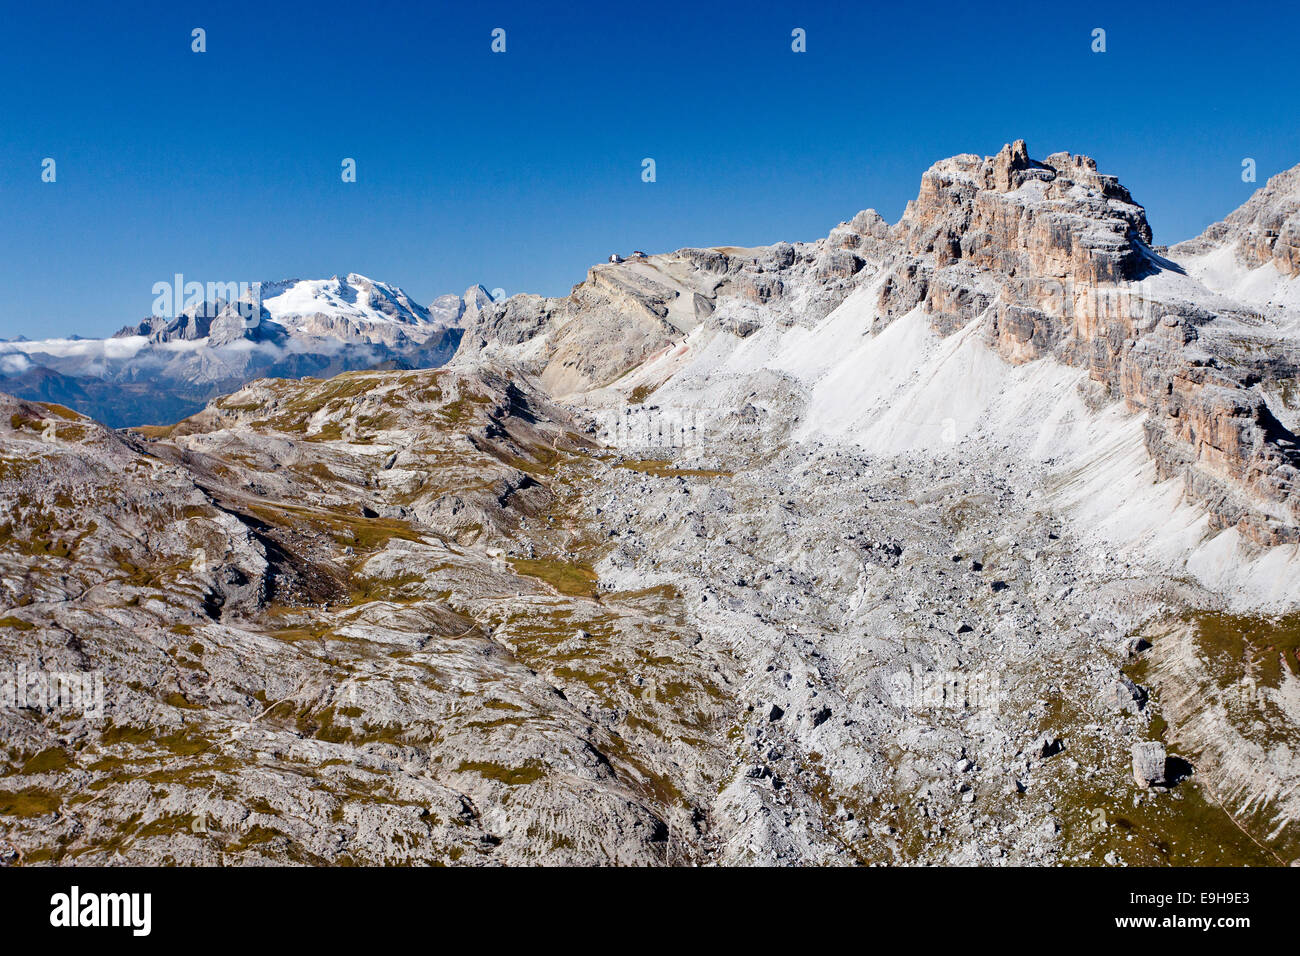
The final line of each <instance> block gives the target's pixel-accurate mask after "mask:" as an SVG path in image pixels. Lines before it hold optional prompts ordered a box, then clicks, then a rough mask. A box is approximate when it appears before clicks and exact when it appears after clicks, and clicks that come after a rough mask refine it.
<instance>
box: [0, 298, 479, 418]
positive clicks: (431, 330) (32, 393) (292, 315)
mask: <svg viewBox="0 0 1300 956" xmlns="http://www.w3.org/2000/svg"><path fill="white" fill-rule="evenodd" d="M490 302H492V296H491V294H490V293H488V292H487V290H486V289H484V288H483V287H482V286H474V287H472V288H470V289H468V290H467V291H466V292H465V294H464V295H455V294H451V295H443V296H439V297H438V298H437V299H435V300H434V301H433V303H431V304H430V305H429V306H427V307H426V306H423V305H420V304H419V303H417V302H415V301H414V300H412V299H411V298H410V296H408V295H407V294H406V293H405V292H403V291H402V290H401V289H400V288H398V287H396V286H393V285H389V284H387V283H384V282H376V281H375V280H373V279H369V278H367V277H366V276H363V275H358V274H356V273H351V274H349V275H348V276H346V277H345V278H339V277H338V276H332V277H331V278H329V279H289V280H284V281H279V282H268V283H263V284H262V285H261V287H260V302H252V301H251V300H243V301H226V300H223V299H216V300H214V301H205V302H204V303H203V304H201V305H195V306H192V307H191V308H188V309H186V310H184V311H183V312H181V313H180V314H179V315H175V316H161V317H160V316H154V317H150V318H147V319H145V320H143V321H141V322H139V323H137V324H135V325H129V326H127V327H125V328H123V329H122V330H120V331H119V332H117V333H116V334H115V335H114V336H112V337H111V338H107V339H91V338H81V337H77V336H74V337H71V338H62V339H46V340H41V341H28V340H25V339H17V340H13V341H0V390H3V391H6V392H9V393H11V394H14V395H17V396H19V397H20V398H26V399H31V400H37V401H45V402H57V403H58V404H60V405H66V406H68V407H70V408H73V409H76V410H77V411H79V412H82V413H83V414H86V415H90V416H91V417H93V418H97V419H99V420H100V421H102V422H105V423H106V424H108V425H111V426H113V427H119V428H120V427H125V426H129V425H151V424H163V423H167V422H173V421H176V420H178V419H180V418H184V417H186V416H188V415H191V414H193V413H194V412H196V411H198V410H199V409H201V408H202V407H203V406H204V405H205V404H206V403H207V402H208V400H209V399H212V398H214V397H216V396H217V395H222V394H225V393H228V392H231V391H233V390H235V389H237V388H239V387H240V386H241V385H243V384H245V383H246V382H249V381H252V380H253V379H257V378H304V377H307V376H312V377H318V378H327V377H330V376H333V375H337V374H339V373H340V372H346V371H353V370H358V369H416V368H436V367H438V366H440V365H443V364H444V363H446V362H447V360H448V359H450V358H451V356H452V355H453V354H454V353H455V351H456V347H457V346H458V345H459V344H460V338H461V330H462V328H463V326H464V325H465V323H466V322H471V321H474V320H475V319H476V317H477V313H478V310H479V309H480V308H482V307H483V306H484V305H486V304H488V303H490Z"/></svg>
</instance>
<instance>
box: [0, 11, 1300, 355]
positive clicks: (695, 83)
mask: <svg viewBox="0 0 1300 956" xmlns="http://www.w3.org/2000/svg"><path fill="white" fill-rule="evenodd" d="M0 2H3V5H4V16H3V27H2V28H0V279H3V289H4V295H3V299H0V337H8V336H15V335H19V334H24V335H27V336H28V337H32V338H36V337H43V336H48V335H55V334H66V333H73V332H78V333H81V334H84V335H102V334H106V333H109V332H111V331H113V330H115V329H117V328H118V327H120V326H122V325H124V324H126V323H127V322H129V321H135V320H138V319H140V318H142V317H144V316H146V315H148V314H149V311H150V308H151V306H152V303H153V298H154V296H153V293H152V286H153V284H154V283H155V282H157V281H160V280H168V279H170V277H171V276H172V275H173V274H174V273H176V272H181V273H184V274H185V276H186V278H187V279H195V280H199V281H204V282H206V281H209V280H211V281H223V282H224V281H240V280H246V281H254V280H259V279H275V278H286V277H303V278H306V277H322V276H328V275H331V274H334V273H338V274H343V273H346V272H349V271H355V272H362V273H365V274H367V275H370V276H372V277H374V278H377V279H383V280H386V281H390V282H393V283H396V284H398V285H400V286H402V287H403V288H405V289H406V290H407V291H408V292H409V293H410V294H411V295H413V296H415V297H416V298H417V299H418V300H420V301H428V300H429V299H431V298H432V297H433V296H435V295H438V294H440V293H443V292H448V291H461V290H462V289H464V288H465V287H466V286H467V285H469V284H471V283H473V282H483V283H484V284H485V285H487V286H488V287H489V288H493V287H498V286H499V287H503V288H505V289H506V290H507V291H508V292H511V293H513V292H519V291H531V292H540V293H543V294H552V295H554V294H563V293H565V292H567V291H568V289H569V288H570V287H571V286H572V285H573V284H574V283H576V282H578V281H580V280H581V279H582V277H583V276H584V274H585V272H586V269H587V267H588V266H589V265H591V264H592V263H594V262H596V261H598V260H601V259H603V258H604V257H605V256H607V255H608V254H609V253H610V252H611V251H615V250H618V251H629V250H631V249H633V248H640V249H645V250H648V251H652V252H657V251H664V250H670V249H676V248H679V247H682V246H688V245H697V246H702V245H718V244H737V245H753V244H760V243H769V242H775V241H777V240H781V239H788V240H798V239H814V238H817V237H819V236H822V235H825V234H826V233H827V232H828V231H829V229H830V228H831V227H832V226H834V225H835V224H836V223H837V222H839V221H841V220H843V219H847V218H849V217H851V216H852V215H853V214H854V213H855V212H856V211H857V210H859V209H862V208H866V207H868V206H873V207H875V208H876V209H878V210H879V211H880V212H881V213H882V214H883V215H884V216H885V217H886V218H887V219H889V220H890V221H893V220H894V219H896V218H897V217H898V215H899V214H900V213H901V212H902V209H903V205H904V203H905V202H906V201H907V200H908V199H909V198H911V197H912V196H914V195H915V193H916V189H917V183H918V181H919V178H920V175H921V173H922V172H923V171H924V170H925V168H926V167H927V166H929V165H930V164H931V163H932V162H934V161H935V160H937V159H940V158H943V157H945V156H949V155H952V154H954V153H960V152H978V153H986V154H987V153H992V152H995V151H996V150H997V149H998V148H999V147H1000V146H1001V145H1002V144H1003V143H1004V142H1006V141H1009V140H1011V139H1014V138H1018V137H1023V138H1025V139H1026V140H1028V142H1029V147H1030V151H1031V155H1033V156H1035V157H1042V156H1044V155H1046V154H1047V153H1049V152H1054V151H1057V150H1063V149H1068V150H1070V151H1072V152H1083V153H1087V154H1089V155H1092V156H1094V157H1095V158H1096V159H1097V160H1098V162H1099V164H1100V166H1101V168H1102V169H1103V170H1105V171H1108V172H1112V173H1115V174H1117V175H1118V176H1119V177H1120V179H1121V181H1122V182H1124V183H1125V184H1126V185H1127V186H1128V187H1129V188H1130V189H1131V190H1132V192H1133V194H1134V196H1135V198H1136V199H1137V200H1138V201H1139V202H1141V203H1143V204H1144V205H1145V206H1146V207H1147V209H1148V211H1149V215H1150V219H1151V222H1152V225H1153V228H1154V229H1155V232H1156V239H1157V242H1173V241H1177V240H1179V239H1183V238H1186V237H1188V236H1190V235H1194V234H1196V233H1197V232H1199V231H1200V230H1201V228H1203V227H1204V226H1205V225H1206V224H1208V223H1210V222H1212V221H1214V220H1215V219H1218V218H1221V217H1222V216H1223V215H1224V214H1225V213H1227V212H1228V211H1230V210H1231V209H1233V208H1234V207H1236V206H1237V205H1239V204H1240V203H1241V202H1242V201H1243V200H1245V199H1246V198H1247V197H1248V196H1249V194H1250V192H1251V191H1252V189H1253V188H1254V187H1253V186H1250V185H1247V184H1245V183H1243V182H1242V181H1241V178H1240V168H1241V166H1240V164H1241V160H1242V158H1243V157H1246V156H1250V157H1253V158H1255V159H1256V161H1257V162H1258V169H1259V185H1262V184H1263V182H1264V180H1265V179H1266V178H1267V176H1269V175H1271V174H1273V173H1275V172H1278V171H1279V170H1281V169H1284V168H1287V167H1289V166H1292V165H1294V164H1296V163H1300V71H1297V70H1296V68H1295V57H1296V53H1297V45H1298V44H1300V5H1295V4H1280V3H1279V4H1268V3H1252V4H1246V5H1240V4H1226V3H1206V2H1192V3H1183V4H1177V5H1175V4H1169V5H1168V7H1167V8H1166V9H1163V10H1151V9H1149V6H1150V5H1148V4H1139V3H1134V2H1126V3H1117V4H1108V3H1089V4H1067V5H1060V4H1025V5H1020V4H1013V3H998V4H987V5H986V4H981V3H974V2H959V3H946V2H938V0H931V2H927V3H917V4H910V3H889V4H876V3H870V2H853V3H847V2H839V3H834V4H830V3H826V4H822V3H817V2H801V3H782V4H776V3H764V2H746V3H739V2H737V3H704V2H692V3H676V2H671V0H653V2H647V3H638V2H635V0H621V2H607V3H602V4H595V3H592V4H584V5H582V9H578V7H577V6H576V5H575V6H573V7H570V6H569V5H564V4H553V3H546V4H543V3H535V2H530V3H510V4H504V3H503V4H493V3H464V4H455V5H453V4H449V3H443V2H429V0H425V2H420V3H410V4H398V3H387V2H380V0H372V2H348V3H337V2H331V0H317V2H314V3H310V4H306V3H304V4H293V3H279V2H267V0H263V2H260V3H256V4H252V3H250V4H240V3H227V2H212V3H208V4H193V3H186V2H168V3H156V4H154V3H147V4H146V3H132V2H129V0H127V2H122V3H115V4H111V5H104V7H103V9H99V10H89V9H88V5H87V4H85V3H76V4H73V3H66V4H65V3H58V2H43V3H18V2H16V0H0ZM194 27H203V28H205V29H206V30H207V44H208V52H206V53H203V54H195V53H192V52H190V30H191V29H192V28H194ZM494 27H503V28H505V29H506V31H507V52H506V53H505V54H504V55H498V54H493V53H491V52H490V50H489V45H490V36H489V34H490V31H491V30H492V28H494ZM794 27H802V28H804V29H805V30H806V31H807V37H808V52H807V53H805V54H795V53H792V52H791V50H790V31H791V30H792V29H793V28H794ZM1094 27H1102V28H1104V29H1106V30H1107V45H1108V51H1107V52H1106V53H1105V54H1094V53H1092V52H1091V50H1090V43H1091V36H1090V34H1091V31H1092V29H1093V28H1094ZM47 156H49V157H53V158H54V159H55V160H56V161H57V164H58V165H57V174H58V181H57V182H56V183H53V184H48V183H42V182H41V179H40V172H41V168H40V167H41V161H42V159H43V158H44V157H47ZM647 156H650V157H654V159H655V160H656V163H657V174H658V181H657V182H655V183H653V184H647V183H643V182H642V181H641V175H640V174H641V165H640V164H641V160H642V158H643V157H647ZM344 157H354V158H355V159H356V160H357V164H358V181H357V182H356V183H354V184H344V183H343V182H341V181H340V163H341V161H342V160H343V158H344Z"/></svg>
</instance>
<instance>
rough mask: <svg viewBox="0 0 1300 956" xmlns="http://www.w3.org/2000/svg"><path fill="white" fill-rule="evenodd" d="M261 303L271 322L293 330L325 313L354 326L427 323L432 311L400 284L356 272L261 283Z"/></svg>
mask: <svg viewBox="0 0 1300 956" xmlns="http://www.w3.org/2000/svg"><path fill="white" fill-rule="evenodd" d="M262 306H263V308H265V309H266V313H267V315H268V316H269V317H270V318H271V319H272V321H274V322H277V323H279V324H280V325H283V326H284V327H285V328H288V329H293V328H297V327H299V326H300V325H302V324H303V322H304V321H305V320H307V319H309V318H311V317H314V316H318V315H323V316H326V317H328V318H329V319H332V320H336V321H337V320H340V319H342V320H344V321H346V322H348V323H349V324H353V325H388V324H392V323H398V324H402V325H426V324H428V323H429V322H430V317H429V310H428V309H426V308H425V307H424V306H422V305H419V304H418V303H416V302H414V301H412V300H411V298H410V297H409V296H407V294H406V293H405V292H403V291H402V290H401V289H399V288H398V287H397V286H392V285H389V284H388V283H386V282H376V281H375V280H373V279H370V278H368V277H366V276H363V275H359V274H357V273H355V272H351V273H348V275H347V277H346V278H344V279H340V278H339V277H338V276H331V277H330V278H328V279H290V280H286V281H283V282H266V283H263V284H262Z"/></svg>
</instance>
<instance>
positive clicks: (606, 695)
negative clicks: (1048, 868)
mask: <svg viewBox="0 0 1300 956" xmlns="http://www.w3.org/2000/svg"><path fill="white" fill-rule="evenodd" d="M1298 210H1300V167H1297V168H1296V169H1293V170H1291V171H1289V172H1286V173H1283V174H1281V175H1279V176H1276V177H1274V178H1273V179H1271V180H1270V181H1269V182H1268V184H1267V185H1266V186H1265V187H1264V188H1262V189H1260V190H1259V191H1258V192H1257V193H1256V194H1255V196H1254V197H1253V198H1252V199H1250V200H1249V201H1248V202H1247V203H1246V204H1245V205H1243V206H1242V207H1241V208H1240V209H1239V210H1238V211H1236V212H1234V213H1233V214H1231V215H1230V216H1228V217H1227V219H1225V220H1224V221H1223V222H1222V223H1218V224H1216V225H1214V226H1211V227H1210V228H1209V229H1207V230H1206V232H1205V233H1204V234H1203V235H1202V236H1200V237H1199V238H1197V239H1194V240H1191V241H1188V242H1184V243H1179V244H1177V245H1174V246H1171V247H1165V246H1162V245H1157V244H1156V238H1155V237H1154V236H1153V234H1152V230H1151V227H1150V225H1149V224H1148V222H1147V218H1146V212H1145V210H1144V209H1143V207H1142V206H1141V205H1140V204H1139V203H1138V202H1137V200H1136V199H1135V197H1133V196H1132V195H1131V194H1130V192H1129V191H1128V190H1127V189H1126V188H1125V187H1124V186H1123V185H1121V183H1120V181H1119V179H1118V178H1117V177H1116V176H1115V175H1112V174H1110V173H1105V172H1101V171H1099V169H1098V166H1097V163H1096V162H1094V161H1093V160H1092V159H1089V158H1088V157H1086V156H1079V155H1073V154H1070V153H1064V152H1061V153H1053V154H1051V155H1048V156H1046V157H1045V158H1043V159H1041V160H1035V159H1032V158H1031V157H1030V153H1029V150H1028V148H1027V146H1026V144H1025V143H1024V142H1022V141H1017V142H1015V143H1012V144H1008V145H1007V146H1005V147H1004V148H1003V149H1002V150H1001V151H1000V152H999V153H998V154H997V155H995V156H989V157H981V156H977V155H961V156H956V157H953V158H951V159H947V160H943V161H941V162H938V163H936V164H935V165H934V166H932V167H931V168H930V169H929V170H928V171H926V172H925V173H924V175H923V176H922V178H921V185H920V189H919V192H918V194H917V197H916V199H915V200H913V201H912V202H910V203H909V204H908V205H907V208H906V210H905V212H904V213H903V215H902V217H901V218H900V219H899V221H898V222H896V223H892V224H891V223H889V222H886V221H885V220H884V219H883V218H882V217H881V216H879V215H878V214H877V213H875V212H874V211H873V210H870V209H868V210H866V211H863V212H859V213H857V214H856V215H855V216H853V217H852V218H851V219H849V220H847V221H846V222H843V223H840V224H839V225H838V226H836V227H835V228H833V229H832V230H831V231H830V232H829V234H828V235H827V236H826V237H825V238H822V239H819V240H817V241H814V242H795V243H790V242H779V243H777V244H775V245H772V246H766V247H761V248H739V247H720V248H710V249H693V248H687V249H680V250H677V251H675V252H671V253H663V254H656V255H648V256H642V255H635V256H631V257H628V258H626V259H619V261H612V262H609V263H603V264H600V265H596V266H594V267H593V268H592V269H591V270H590V271H589V272H588V274H587V276H586V279H585V280H584V281H583V282H581V283H580V284H579V285H577V286H575V287H574V289H573V291H572V293H571V294H570V295H568V296H565V297H563V298H544V297H540V296H532V295H515V296H512V297H510V298H508V299H502V300H500V301H494V300H493V299H492V298H491V296H489V295H487V294H486V293H483V292H482V290H481V289H473V290H471V291H470V293H468V294H467V295H466V296H464V297H456V296H453V297H443V299H439V300H437V301H436V302H435V303H434V304H433V306H431V307H430V308H428V309H425V308H423V307H420V306H417V305H416V304H415V303H412V302H411V301H410V300H409V299H408V298H407V297H405V296H404V294H399V290H394V288H393V287H389V286H383V284H382V283H373V282H371V280H367V279H365V278H364V277H358V276H348V277H347V278H346V279H345V280H339V279H337V278H335V279H331V280H320V281H312V282H308V283H289V284H286V285H285V287H284V288H283V289H279V288H278V287H277V288H276V289H275V290H274V291H276V292H277V294H278V296H279V298H278V299H276V298H274V297H272V298H270V299H268V300H267V302H266V303H264V306H263V308H264V316H263V318H264V319H265V321H264V322H262V323H260V324H259V325H258V326H257V327H256V328H255V329H253V330H252V331H250V330H249V328H248V326H247V325H246V324H245V325H244V326H241V327H240V329H237V330H235V334H236V335H237V337H239V338H240V339H241V341H242V340H246V339H249V337H250V336H251V337H252V338H253V339H258V341H262V340H263V339H266V340H268V341H269V340H271V339H274V340H275V341H280V340H281V339H282V338H283V337H298V338H300V339H301V338H303V337H306V338H311V339H313V340H320V339H322V338H333V339H343V340H349V341H356V342H362V343H365V344H368V345H372V346H375V347H383V348H390V349H391V348H394V347H395V345H396V344H397V343H399V340H400V341H401V342H407V341H409V340H411V338H412V335H413V333H412V332H411V330H412V329H416V330H419V331H418V333H416V335H417V337H418V336H424V335H425V333H426V332H427V333H428V337H427V338H423V339H421V344H422V345H428V344H429V343H430V342H434V343H440V344H439V345H438V347H443V346H445V345H446V343H447V342H449V341H450V340H451V339H450V338H448V336H451V337H454V339H455V341H456V343H457V344H456V345H454V346H453V347H455V349H456V351H455V356H454V358H452V359H451V361H450V362H448V363H447V364H445V365H441V362H438V363H434V362H429V363H428V364H440V365H441V367H438V368H403V367H388V368H369V367H368V368H366V369H364V370H347V371H343V370H340V369H336V368H334V367H326V368H324V372H325V373H333V372H335V371H342V374H337V375H334V376H333V377H325V376H324V375H317V377H312V378H301V377H298V378H290V377H265V378H257V379H255V380H251V381H249V380H241V381H239V382H237V383H235V384H232V385H230V386H229V389H228V391H229V394H224V395H222V396H220V397H216V398H213V399H212V400H210V401H207V403H206V405H205V406H204V407H203V408H202V409H201V410H199V411H197V412H196V413H194V414H192V415H189V417H184V418H182V419H181V420H179V421H174V422H167V423H163V424H156V425H147V426H140V427H135V428H129V429H127V428H123V429H115V428H111V427H108V425H105V424H101V423H99V422H98V421H96V420H95V419H94V418H93V417H87V416H86V415H85V414H83V413H82V412H83V411H84V410H86V409H85V408H79V409H78V410H75V411H74V410H73V409H72V408H69V407H65V405H64V404H55V403H54V402H52V401H50V400H49V399H50V398H51V397H52V396H48V395H46V396H41V395H34V396H33V395H26V397H11V396H7V395H6V396H2V397H0V405H2V406H3V407H2V408H0V493H2V494H0V662H3V663H4V664H5V666H6V667H7V668H8V670H7V671H5V672H4V673H0V696H4V698H5V699H4V700H0V725H2V726H3V730H4V734H3V740H4V747H5V749H4V752H3V754H0V861H3V862H5V863H8V864H13V865H33V864H40V863H56V864H64V865H68V864H111V863H129V864H162V863H180V864H215V863H224V864H254V863H274V864H286V863H296V864H347V863H360V864H399V863H411V864H459V865H482V864H633V865H647V866H650V865H710V864H717V865H753V864H844V865H853V864H913V863H915V864H923V863H940V864H986V865H1003V864H1044V865H1055V864H1071V865H1110V866H1118V865H1182V864H1221V865H1222V864H1231V865H1242V864H1248V865H1286V864H1291V863H1294V862H1295V861H1296V860H1297V859H1298V858H1300V796H1298V795H1300V760H1298V759H1297V756H1296V755H1297V753H1300V608H1298V607H1297V604H1298V603H1300V490H1298V489H1297V487H1296V480H1297V474H1298V469H1300V447H1298V446H1297V438H1296V432H1297V429H1300V388H1297V368H1298V367H1300V263H1298V260H1297V258H1296V250H1297V248H1298V246H1297V229H1298V228H1300V218H1297V217H1298V216H1300V212H1298ZM614 258H619V257H614ZM452 300H455V301H452ZM277 303H278V304H277ZM226 305H229V303H226ZM226 324H230V323H226ZM147 326H148V327H147V328H146V327H145V326H141V327H139V328H135V329H133V330H128V331H129V332H130V334H129V335H128V336H126V337H125V338H126V339H129V340H131V341H135V340H138V339H143V340H145V341H147V342H150V343H152V344H153V346H154V347H157V348H163V347H166V348H171V349H179V348H180V345H179V344H178V343H185V342H190V343H192V342H195V341H198V340H200V339H207V340H209V341H208V342H207V344H206V345H204V346H203V348H206V349H211V348H213V347H214V346H213V345H212V344H211V341H210V340H211V338H212V336H213V335H214V328H215V329H217V332H220V330H221V328H223V327H224V326H223V324H222V322H221V319H220V318H218V319H214V320H213V321H212V322H211V323H209V324H207V325H206V326H204V325H203V324H202V322H201V321H200V319H199V318H198V317H197V316H193V315H192V316H185V317H182V318H180V319H177V320H174V321H169V322H167V323H161V324H159V323H147ZM232 328H233V326H232ZM267 337H269V339H268V338H267ZM250 341H251V340H250ZM244 348H245V350H249V349H248V347H247V346H244ZM29 351H30V350H29ZM249 351H255V350H249ZM287 351H292V350H291V349H290V350H287ZM448 351H449V350H448ZM25 354H26V353H25ZM186 354H190V353H186ZM193 354H195V355H198V354H199V351H197V350H195V351H194V352H193ZM444 358H445V356H444ZM195 361H196V362H197V366H196V367H205V365H206V363H207V362H208V361H209V358H206V357H205V358H202V359H195ZM317 371H320V370H317ZM268 374H274V375H289V374H298V375H302V374H315V372H313V371H312V370H311V369H296V370H289V369H279V368H277V369H276V370H275V371H273V372H271V373H268ZM74 397H75V396H74ZM42 398H43V399H45V400H38V399H42ZM68 404H72V405H74V406H75V405H76V402H75V401H70V402H69V403H68ZM91 410H93V409H91ZM110 424H112V423H110Z"/></svg>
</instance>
